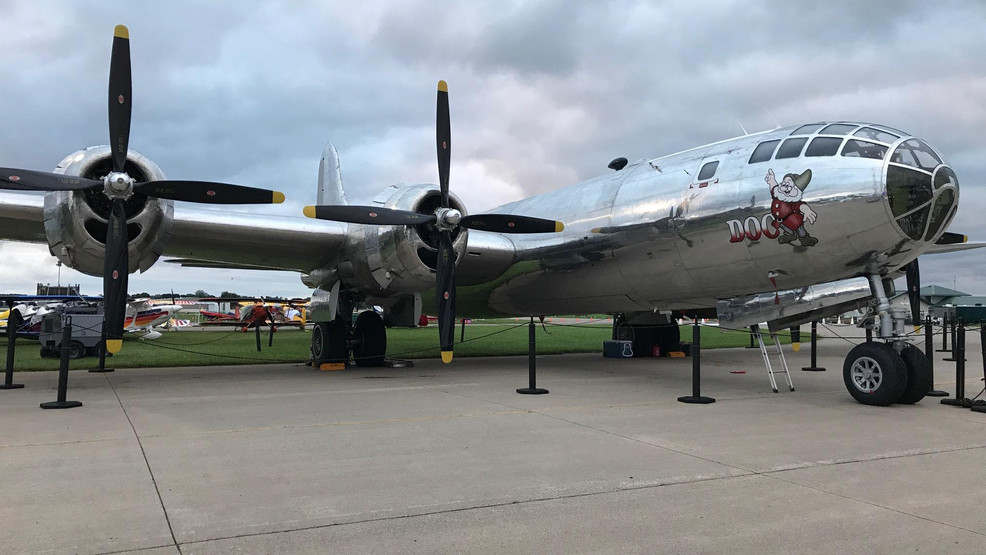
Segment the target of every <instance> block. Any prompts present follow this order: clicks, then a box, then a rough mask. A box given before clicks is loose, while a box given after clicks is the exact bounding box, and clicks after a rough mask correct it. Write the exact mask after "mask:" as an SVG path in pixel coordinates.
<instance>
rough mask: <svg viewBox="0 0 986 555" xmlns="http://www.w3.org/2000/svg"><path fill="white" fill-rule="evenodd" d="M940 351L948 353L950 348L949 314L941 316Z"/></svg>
mask: <svg viewBox="0 0 986 555" xmlns="http://www.w3.org/2000/svg"><path fill="white" fill-rule="evenodd" d="M938 352H939V353H947V352H949V350H948V314H945V315H944V316H942V317H941V349H938Z"/></svg>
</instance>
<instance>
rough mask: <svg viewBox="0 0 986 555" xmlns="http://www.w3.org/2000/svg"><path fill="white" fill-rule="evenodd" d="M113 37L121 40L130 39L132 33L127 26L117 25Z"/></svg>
mask: <svg viewBox="0 0 986 555" xmlns="http://www.w3.org/2000/svg"><path fill="white" fill-rule="evenodd" d="M113 36H114V37H120V38H121V39H129V38H130V31H128V30H127V26H126V25H117V26H116V27H114V28H113Z"/></svg>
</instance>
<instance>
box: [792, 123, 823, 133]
mask: <svg viewBox="0 0 986 555" xmlns="http://www.w3.org/2000/svg"><path fill="white" fill-rule="evenodd" d="M821 126H822V124H821V123H809V124H808V125H802V126H801V127H799V128H797V129H795V130H794V131H792V132H791V134H792V135H811V134H812V133H814V132H815V131H818V128H819V127H821Z"/></svg>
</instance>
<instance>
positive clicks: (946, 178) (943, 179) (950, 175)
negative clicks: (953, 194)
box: [935, 167, 959, 191]
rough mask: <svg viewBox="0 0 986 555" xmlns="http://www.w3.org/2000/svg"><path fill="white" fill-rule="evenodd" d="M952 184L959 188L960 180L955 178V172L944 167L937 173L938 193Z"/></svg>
mask: <svg viewBox="0 0 986 555" xmlns="http://www.w3.org/2000/svg"><path fill="white" fill-rule="evenodd" d="M950 183H951V184H952V185H954V186H955V188H958V187H959V178H958V177H955V172H953V171H952V170H951V169H950V168H947V167H942V168H941V169H939V170H938V171H937V172H935V190H936V191H937V190H938V189H940V188H942V187H944V186H945V185H948V184H950Z"/></svg>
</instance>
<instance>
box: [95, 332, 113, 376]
mask: <svg viewBox="0 0 986 555" xmlns="http://www.w3.org/2000/svg"><path fill="white" fill-rule="evenodd" d="M113 371H114V369H113V368H107V367H106V320H105V319H104V320H103V327H102V330H101V331H100V332H99V368H93V369H92V370H90V372H113Z"/></svg>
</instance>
